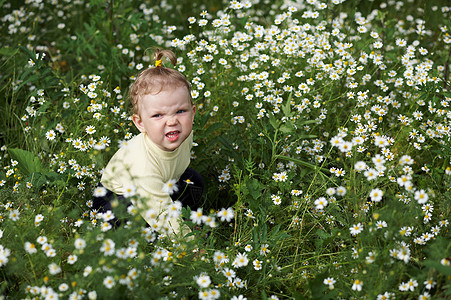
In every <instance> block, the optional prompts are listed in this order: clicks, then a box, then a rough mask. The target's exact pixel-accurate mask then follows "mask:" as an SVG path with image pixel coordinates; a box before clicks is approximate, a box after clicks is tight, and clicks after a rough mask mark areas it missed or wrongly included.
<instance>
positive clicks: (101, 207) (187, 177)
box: [91, 168, 204, 227]
mask: <svg viewBox="0 0 451 300" xmlns="http://www.w3.org/2000/svg"><path fill="white" fill-rule="evenodd" d="M187 182H189V183H187ZM176 185H177V187H178V191H177V192H176V193H173V194H172V195H171V199H172V200H173V201H176V200H178V201H180V202H181V203H182V205H183V207H189V208H191V210H197V209H198V208H199V207H200V206H201V204H202V203H201V202H202V194H203V191H204V181H203V179H202V176H200V174H199V173H197V172H196V171H195V170H194V169H191V168H187V169H186V170H185V172H184V173H183V174H182V176H181V177H180V179H179V181H177V183H176ZM98 186H100V187H103V185H102V184H101V183H100V182H99V184H98ZM115 199H117V200H118V201H119V203H120V204H122V206H125V207H128V206H130V205H131V202H130V200H129V199H127V198H125V197H124V196H122V195H117V194H115V193H114V192H112V191H110V190H108V189H107V193H106V195H105V196H103V197H95V196H94V197H93V204H92V208H91V209H93V210H96V211H97V212H99V213H104V212H107V211H109V210H111V211H112V212H114V210H113V207H112V206H111V201H113V200H115ZM122 221H124V220H122ZM109 222H110V224H111V225H113V226H114V227H118V226H120V225H121V220H118V219H117V218H114V219H113V220H111V221H109Z"/></svg>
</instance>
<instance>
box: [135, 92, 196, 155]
mask: <svg viewBox="0 0 451 300" xmlns="http://www.w3.org/2000/svg"><path fill="white" fill-rule="evenodd" d="M139 105H140V115H137V114H135V115H133V117H132V119H133V123H135V126H136V127H137V128H138V130H139V131H141V132H143V133H146V134H147V136H148V137H149V139H150V140H151V141H152V142H154V143H155V144H156V145H158V147H160V149H162V150H164V151H174V150H175V149H177V148H178V147H179V146H180V145H181V144H182V143H183V141H184V140H186V138H187V137H188V136H189V135H190V133H191V130H192V129H193V120H194V114H195V113H196V107H195V106H194V105H192V104H191V100H190V95H189V92H188V89H187V88H186V87H175V88H169V89H163V90H162V91H161V92H160V93H158V94H156V95H152V94H147V95H145V96H144V97H143V98H142V99H141V103H140V104H139Z"/></svg>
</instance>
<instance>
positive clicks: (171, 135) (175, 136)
mask: <svg viewBox="0 0 451 300" xmlns="http://www.w3.org/2000/svg"><path fill="white" fill-rule="evenodd" d="M179 136H180V131H178V130H175V131H170V132H168V133H166V137H167V138H168V140H169V141H171V142H174V141H176V140H177V139H178V138H179Z"/></svg>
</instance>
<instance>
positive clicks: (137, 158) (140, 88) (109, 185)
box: [93, 49, 204, 235]
mask: <svg viewBox="0 0 451 300" xmlns="http://www.w3.org/2000/svg"><path fill="white" fill-rule="evenodd" d="M163 57H167V58H168V59H169V60H170V61H171V63H172V64H173V65H174V66H175V65H176V64H177V59H176V57H175V55H174V53H173V52H172V51H170V50H159V49H157V50H155V60H156V62H155V67H152V68H149V69H146V70H144V71H142V72H141V73H140V74H139V75H138V77H137V79H136V81H135V82H134V83H133V85H132V86H131V88H130V99H131V102H132V105H133V110H134V113H133V116H132V120H133V123H134V124H135V126H136V128H138V130H139V131H140V132H141V133H140V134H139V135H137V136H135V137H134V138H132V139H131V140H130V141H129V142H128V143H127V145H126V146H125V147H122V148H121V149H119V150H118V151H117V152H116V153H115V154H114V156H113V157H112V158H111V160H110V161H109V163H108V165H107V166H106V168H105V169H104V172H103V175H102V178H101V181H100V184H99V186H103V187H104V188H106V189H107V193H106V195H103V196H102V197H94V201H93V202H94V204H93V208H94V209H98V210H99V211H100V212H104V211H107V210H112V209H111V200H112V199H113V197H114V196H117V197H118V200H119V201H125V202H126V199H125V197H124V195H127V193H129V191H128V190H129V189H130V188H131V187H132V189H135V192H136V194H137V195H139V196H141V197H142V199H143V200H142V201H140V202H139V203H137V206H138V208H140V211H142V214H141V215H142V216H143V218H144V219H145V220H146V222H147V223H148V224H149V225H151V226H155V215H157V216H158V215H159V214H161V213H162V212H163V213H164V210H165V208H166V207H167V205H168V204H171V203H172V201H175V200H179V201H180V202H181V203H182V205H183V206H189V207H190V208H191V209H192V210H195V209H197V208H198V207H199V206H200V200H201V197H202V192H203V187H204V184H203V180H202V177H201V176H200V175H199V174H198V173H197V172H196V171H194V170H193V169H191V168H188V165H189V164H190V157H191V153H190V152H191V147H192V144H193V132H192V128H193V120H194V115H195V113H196V106H194V104H193V102H192V98H191V85H190V83H189V82H188V80H187V79H186V78H185V76H183V75H182V74H181V73H180V72H178V71H177V70H175V69H172V68H167V67H164V66H163V65H162V58H163ZM149 209H151V211H152V212H154V213H153V216H152V214H149ZM146 212H147V213H146ZM167 221H168V224H169V228H168V229H169V232H168V234H169V235H173V234H175V235H179V234H180V233H181V231H182V230H181V228H180V226H179V221H180V220H179V219H178V218H170V217H168V218H167ZM183 231H184V232H182V233H186V232H185V230H183Z"/></svg>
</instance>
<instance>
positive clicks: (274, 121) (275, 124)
mask: <svg viewBox="0 0 451 300" xmlns="http://www.w3.org/2000/svg"><path fill="white" fill-rule="evenodd" d="M268 115H269V124H271V125H272V127H273V128H274V129H278V128H279V122H278V121H277V119H276V117H274V114H273V113H269V114H268Z"/></svg>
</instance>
